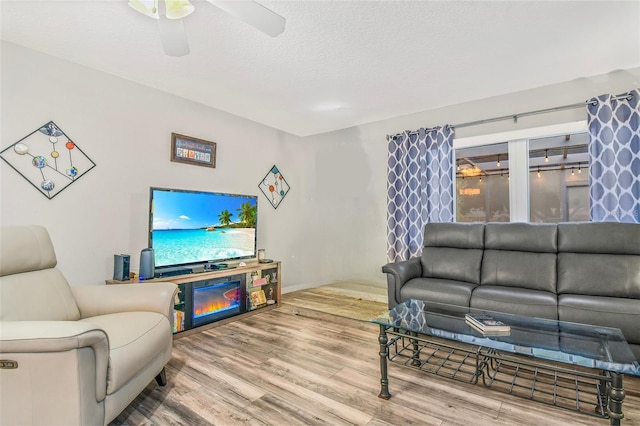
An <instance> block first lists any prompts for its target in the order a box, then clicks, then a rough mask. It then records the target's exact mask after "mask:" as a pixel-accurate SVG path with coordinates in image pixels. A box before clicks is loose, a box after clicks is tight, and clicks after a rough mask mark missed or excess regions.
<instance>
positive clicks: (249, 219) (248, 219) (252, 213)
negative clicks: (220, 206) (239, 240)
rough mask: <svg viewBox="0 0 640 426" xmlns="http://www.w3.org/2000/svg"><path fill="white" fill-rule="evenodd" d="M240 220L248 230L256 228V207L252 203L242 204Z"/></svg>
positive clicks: (239, 210)
mask: <svg viewBox="0 0 640 426" xmlns="http://www.w3.org/2000/svg"><path fill="white" fill-rule="evenodd" d="M238 212H240V214H238V218H239V219H240V221H241V222H242V223H244V225H245V226H247V227H248V228H253V227H255V226H256V206H252V205H251V203H250V202H248V201H247V202H246V203H242V204H240V208H239V209H238Z"/></svg>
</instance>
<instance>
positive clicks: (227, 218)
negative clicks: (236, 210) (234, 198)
mask: <svg viewBox="0 0 640 426" xmlns="http://www.w3.org/2000/svg"><path fill="white" fill-rule="evenodd" d="M231 216H233V213H231V212H230V211H229V210H227V209H224V210H222V212H220V215H219V216H218V221H219V222H220V225H222V226H229V224H230V223H231Z"/></svg>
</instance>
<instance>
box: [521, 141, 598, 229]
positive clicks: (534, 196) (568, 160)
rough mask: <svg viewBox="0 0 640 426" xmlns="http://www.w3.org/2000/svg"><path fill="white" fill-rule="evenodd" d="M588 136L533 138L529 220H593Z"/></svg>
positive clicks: (551, 221)
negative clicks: (590, 212) (591, 214)
mask: <svg viewBox="0 0 640 426" xmlns="http://www.w3.org/2000/svg"><path fill="white" fill-rule="evenodd" d="M587 144H588V136H587V134H586V133H579V134H573V135H565V136H555V137H549V138H540V139H532V140H530V141H529V208H530V212H529V221H531V222H548V223H557V222H569V221H582V220H589V182H588V173H587V167H588V164H589V154H588V152H587V146H588V145H587Z"/></svg>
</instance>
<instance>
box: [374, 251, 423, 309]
mask: <svg viewBox="0 0 640 426" xmlns="http://www.w3.org/2000/svg"><path fill="white" fill-rule="evenodd" d="M382 272H384V273H385V274H387V287H388V290H387V291H388V297H389V309H391V308H393V307H394V306H396V305H397V304H398V303H400V289H401V288H402V286H403V285H404V284H405V283H406V282H407V281H409V280H410V279H413V278H418V277H421V276H422V263H421V260H420V258H419V257H414V258H412V259H409V260H403V261H400V262H393V263H387V264H386V265H384V266H383V267H382Z"/></svg>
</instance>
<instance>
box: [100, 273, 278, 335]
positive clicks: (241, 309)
mask: <svg viewBox="0 0 640 426" xmlns="http://www.w3.org/2000/svg"><path fill="white" fill-rule="evenodd" d="M280 268H281V264H280V262H272V263H257V262H253V263H248V264H247V265H246V266H238V267H234V268H227V269H217V270H214V271H206V272H199V273H194V274H187V275H174V276H168V277H162V278H153V279H150V280H144V281H138V280H128V281H117V280H107V281H106V283H107V284H137V283H139V282H144V283H158V282H172V283H176V284H178V287H179V290H178V294H177V295H176V300H175V304H174V317H173V333H174V336H173V337H174V339H177V338H179V337H183V336H187V335H189V334H193V333H197V332H200V331H203V330H206V329H208V328H211V327H215V326H218V325H222V324H226V323H228V322H231V321H235V320H237V319H240V318H245V317H247V316H249V315H253V314H256V313H259V312H265V311H267V310H271V309H275V308H277V307H279V306H280V298H281V283H282V278H281V276H280Z"/></svg>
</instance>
